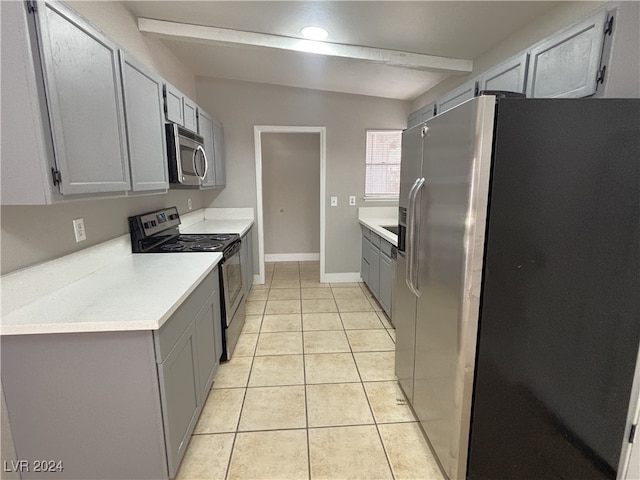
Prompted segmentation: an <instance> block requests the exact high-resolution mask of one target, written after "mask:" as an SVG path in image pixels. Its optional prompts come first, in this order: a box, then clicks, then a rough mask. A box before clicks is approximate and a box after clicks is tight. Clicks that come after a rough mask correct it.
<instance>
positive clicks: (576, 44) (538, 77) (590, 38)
mask: <svg viewBox="0 0 640 480" xmlns="http://www.w3.org/2000/svg"><path fill="white" fill-rule="evenodd" d="M606 15H607V14H606V12H604V11H602V12H599V13H598V14H596V15H593V16H591V17H590V18H588V19H587V20H585V21H584V22H581V23H578V24H576V25H573V26H572V27H570V28H568V29H566V30H563V31H562V32H560V33H559V34H557V35H554V36H553V37H551V38H549V39H548V40H545V41H543V42H541V43H539V44H538V45H536V46H534V47H533V48H532V49H531V52H530V55H531V56H530V58H529V73H528V78H527V97H529V98H581V97H587V96H589V95H592V94H593V93H595V91H596V85H597V80H596V79H597V76H598V67H599V65H600V54H601V52H602V42H603V41H604V40H603V39H604V24H605V20H606Z"/></svg>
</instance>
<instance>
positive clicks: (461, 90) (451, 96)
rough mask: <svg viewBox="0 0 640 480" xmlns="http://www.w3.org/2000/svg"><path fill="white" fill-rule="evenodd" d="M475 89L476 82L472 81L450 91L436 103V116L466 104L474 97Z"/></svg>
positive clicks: (476, 87) (476, 86)
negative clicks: (463, 103)
mask: <svg viewBox="0 0 640 480" xmlns="http://www.w3.org/2000/svg"><path fill="white" fill-rule="evenodd" d="M477 89H478V82H477V81H476V79H473V80H471V81H469V82H466V83H463V84H462V85H460V86H459V87H458V88H456V89H454V90H452V91H450V92H449V93H447V94H446V95H445V96H443V97H442V98H440V99H439V100H438V101H437V102H436V108H437V112H438V114H441V113H442V112H445V111H447V110H449V109H451V108H453V107H455V106H457V105H460V104H461V103H462V102H466V101H467V100H469V99H471V98H473V97H475V95H476V91H477Z"/></svg>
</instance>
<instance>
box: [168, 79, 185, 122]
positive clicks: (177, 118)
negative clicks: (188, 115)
mask: <svg viewBox="0 0 640 480" xmlns="http://www.w3.org/2000/svg"><path fill="white" fill-rule="evenodd" d="M182 96H183V95H182V92H181V91H180V90H178V89H177V88H175V87H174V86H173V85H171V84H169V83H165V85H164V102H165V113H166V116H167V121H169V122H173V123H177V124H178V125H184V106H183V104H182Z"/></svg>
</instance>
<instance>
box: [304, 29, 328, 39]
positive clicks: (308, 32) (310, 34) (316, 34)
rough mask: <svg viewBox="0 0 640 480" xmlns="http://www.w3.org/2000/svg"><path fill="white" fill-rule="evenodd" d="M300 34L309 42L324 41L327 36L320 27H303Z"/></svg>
mask: <svg viewBox="0 0 640 480" xmlns="http://www.w3.org/2000/svg"><path fill="white" fill-rule="evenodd" d="M300 33H302V36H303V37H304V38H306V39H309V40H324V39H325V38H327V36H328V35H329V32H327V31H326V30H325V29H324V28H320V27H304V28H303V29H302V30H300Z"/></svg>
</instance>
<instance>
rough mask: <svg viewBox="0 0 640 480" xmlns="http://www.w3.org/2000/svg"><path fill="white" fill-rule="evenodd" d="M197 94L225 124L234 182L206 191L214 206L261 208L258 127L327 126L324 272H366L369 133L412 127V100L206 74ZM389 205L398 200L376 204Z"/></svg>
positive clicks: (230, 174)
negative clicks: (333, 201)
mask: <svg viewBox="0 0 640 480" xmlns="http://www.w3.org/2000/svg"><path fill="white" fill-rule="evenodd" d="M196 95H197V98H198V104H199V105H201V106H202V107H203V108H205V109H206V110H207V111H208V112H210V113H211V114H212V115H213V116H215V117H216V118H217V119H218V120H220V121H221V122H222V123H223V124H224V132H225V147H226V167H227V187H226V188H225V189H224V190H222V191H221V192H219V193H210V194H209V193H205V203H207V200H209V201H210V202H211V204H210V205H207V206H211V207H252V208H256V194H255V192H256V168H255V149H254V137H253V127H254V125H279V126H320V127H322V126H324V127H326V132H327V133H326V148H327V150H326V189H325V199H326V202H327V204H326V205H325V207H326V230H325V239H326V242H325V269H326V273H353V272H359V271H360V238H361V231H360V226H359V224H358V207H362V206H367V205H366V204H365V203H364V202H363V200H362V197H363V196H364V180H365V178H364V177H365V148H366V130H367V129H404V128H406V126H407V117H408V114H409V109H410V103H409V102H407V101H402V100H390V99H383V98H376V97H366V96H362V95H350V94H343V93H332V92H322V91H318V90H305V89H300V88H293V87H283V86H276V85H267V84H260V83H250V82H240V81H232V80H224V79H213V78H204V77H196ZM350 195H355V196H356V198H357V205H356V206H349V205H348V197H349V196H350ZM331 196H337V197H338V206H337V207H330V206H329V205H328V202H329V198H330V197H331ZM385 205H388V206H389V205H390V206H395V205H397V202H391V203H376V204H375V206H385ZM369 206H371V204H369ZM255 255H256V253H255V252H254V258H257V257H255Z"/></svg>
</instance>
